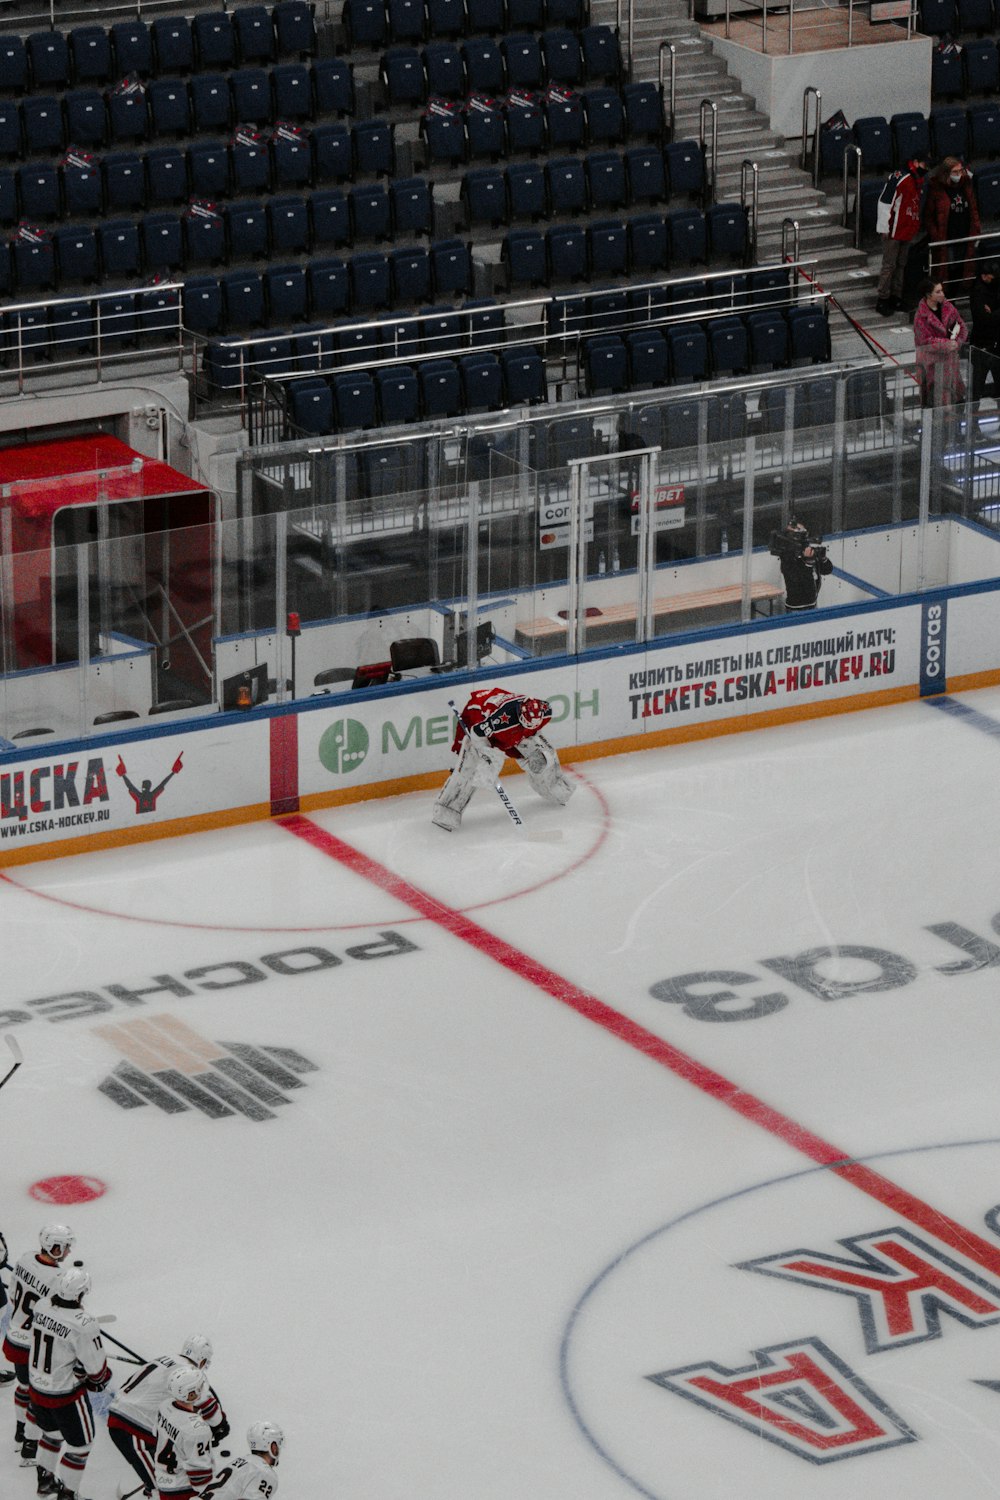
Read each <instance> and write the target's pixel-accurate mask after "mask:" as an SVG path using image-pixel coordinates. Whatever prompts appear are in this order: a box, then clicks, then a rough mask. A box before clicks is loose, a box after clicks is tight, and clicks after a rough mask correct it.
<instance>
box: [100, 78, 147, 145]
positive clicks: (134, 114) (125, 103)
mask: <svg viewBox="0 0 1000 1500" xmlns="http://www.w3.org/2000/svg"><path fill="white" fill-rule="evenodd" d="M107 102H108V125H109V127H110V130H111V139H112V140H113V141H144V140H145V139H146V137H147V136H148V135H149V112H148V110H147V108H146V96H145V94H143V93H142V92H141V91H139V90H135V91H134V92H116V91H115V90H114V89H112V90H111V92H110V93H109V94H108V101H107Z"/></svg>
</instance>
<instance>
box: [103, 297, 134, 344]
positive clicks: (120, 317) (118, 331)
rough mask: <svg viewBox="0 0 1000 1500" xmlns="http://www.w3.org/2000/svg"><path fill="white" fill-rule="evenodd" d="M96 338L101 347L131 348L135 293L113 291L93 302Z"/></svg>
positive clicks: (132, 342)
mask: <svg viewBox="0 0 1000 1500" xmlns="http://www.w3.org/2000/svg"><path fill="white" fill-rule="evenodd" d="M94 314H95V322H96V324H97V329H96V332H97V338H98V342H99V344H100V346H101V347H102V348H103V349H108V350H114V349H131V348H132V346H133V345H134V344H135V341H136V333H137V324H136V316H135V293H134V292H115V293H114V295H113V296H110V297H107V296H105V297H101V298H100V299H99V300H98V301H97V302H95V304H94Z"/></svg>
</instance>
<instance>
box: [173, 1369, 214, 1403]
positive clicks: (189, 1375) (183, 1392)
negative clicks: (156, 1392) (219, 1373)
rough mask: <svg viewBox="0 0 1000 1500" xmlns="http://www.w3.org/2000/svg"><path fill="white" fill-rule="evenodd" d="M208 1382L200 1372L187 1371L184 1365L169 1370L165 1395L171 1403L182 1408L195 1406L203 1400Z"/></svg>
mask: <svg viewBox="0 0 1000 1500" xmlns="http://www.w3.org/2000/svg"><path fill="white" fill-rule="evenodd" d="M207 1387H208V1381H207V1380H206V1379H205V1377H204V1375H203V1374H202V1372H201V1371H200V1370H191V1369H188V1368H187V1367H186V1366H185V1365H181V1366H179V1368H178V1369H176V1370H171V1372H170V1377H169V1379H168V1380H167V1393H168V1394H169V1396H170V1399H171V1401H177V1402H180V1403H181V1405H183V1406H197V1405H198V1402H199V1401H201V1400H203V1399H204V1396H205V1391H206V1389H207Z"/></svg>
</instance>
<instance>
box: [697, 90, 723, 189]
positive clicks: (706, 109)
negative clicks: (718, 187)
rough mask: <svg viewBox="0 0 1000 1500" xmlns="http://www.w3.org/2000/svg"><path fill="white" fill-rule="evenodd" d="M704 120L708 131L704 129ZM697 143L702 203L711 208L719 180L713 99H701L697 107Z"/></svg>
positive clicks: (716, 119) (716, 121)
mask: <svg viewBox="0 0 1000 1500" xmlns="http://www.w3.org/2000/svg"><path fill="white" fill-rule="evenodd" d="M706 118H707V119H708V121H709V124H710V127H711V128H710V131H706V129H705V121H706ZM698 143H699V145H700V146H701V154H702V157H703V159H704V162H705V187H704V192H703V195H702V202H703V206H704V207H705V208H711V206H712V204H713V203H714V202H715V184H716V182H717V181H718V178H719V106H718V105H717V104H716V102H715V100H714V99H703V100H702V101H701V103H700V105H699V106H698Z"/></svg>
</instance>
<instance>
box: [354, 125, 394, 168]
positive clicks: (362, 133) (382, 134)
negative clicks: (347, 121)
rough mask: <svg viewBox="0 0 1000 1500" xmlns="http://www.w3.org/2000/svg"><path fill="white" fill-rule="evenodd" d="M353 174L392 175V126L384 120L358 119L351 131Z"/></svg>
mask: <svg viewBox="0 0 1000 1500" xmlns="http://www.w3.org/2000/svg"><path fill="white" fill-rule="evenodd" d="M351 139H352V142H353V146H354V171H355V176H357V177H359V178H364V177H392V176H394V175H395V171H396V142H395V135H394V132H393V128H392V126H391V125H389V124H387V123H386V121H385V120H359V121H358V122H357V124H356V125H355V126H354V128H353V130H352V131H351Z"/></svg>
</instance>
